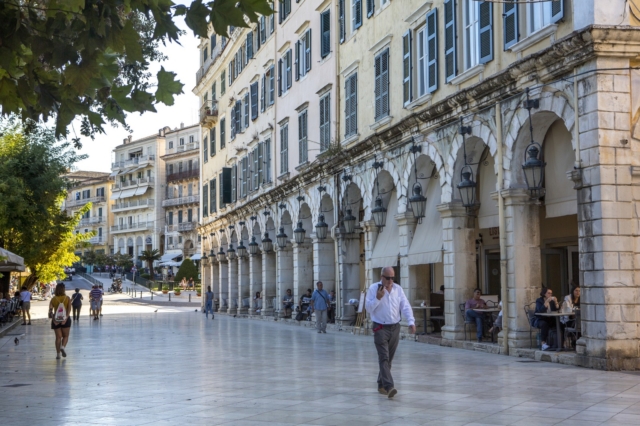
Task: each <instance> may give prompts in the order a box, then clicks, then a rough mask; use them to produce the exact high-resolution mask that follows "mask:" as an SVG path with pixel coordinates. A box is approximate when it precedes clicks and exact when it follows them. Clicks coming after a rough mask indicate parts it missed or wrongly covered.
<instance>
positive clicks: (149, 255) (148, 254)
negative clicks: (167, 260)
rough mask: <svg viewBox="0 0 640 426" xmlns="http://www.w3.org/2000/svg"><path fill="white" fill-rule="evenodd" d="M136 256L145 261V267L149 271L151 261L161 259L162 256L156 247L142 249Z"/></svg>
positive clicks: (150, 269) (151, 265) (151, 269)
mask: <svg viewBox="0 0 640 426" xmlns="http://www.w3.org/2000/svg"><path fill="white" fill-rule="evenodd" d="M138 257H139V258H140V260H142V261H143V262H147V267H148V268H149V271H151V272H153V262H155V261H156V260H160V259H162V256H160V250H158V249H153V250H144V251H143V252H142V253H141V254H140V256H138Z"/></svg>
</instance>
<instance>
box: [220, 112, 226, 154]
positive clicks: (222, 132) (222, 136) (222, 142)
mask: <svg viewBox="0 0 640 426" xmlns="http://www.w3.org/2000/svg"><path fill="white" fill-rule="evenodd" d="M226 124H227V119H226V118H222V119H220V149H224V147H225V145H226V144H227V138H226V134H225V132H226Z"/></svg>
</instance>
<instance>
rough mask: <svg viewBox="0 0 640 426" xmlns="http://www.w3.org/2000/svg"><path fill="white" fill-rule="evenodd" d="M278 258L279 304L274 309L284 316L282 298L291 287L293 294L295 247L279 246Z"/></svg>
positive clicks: (277, 295)
mask: <svg viewBox="0 0 640 426" xmlns="http://www.w3.org/2000/svg"><path fill="white" fill-rule="evenodd" d="M276 260H277V263H278V265H277V279H278V285H277V288H276V301H277V302H278V304H277V305H276V306H274V309H275V310H276V311H278V317H280V318H282V317H284V309H283V306H282V298H283V297H284V295H285V294H287V289H290V290H291V292H292V294H293V249H292V247H291V246H290V245H287V246H286V247H285V248H280V247H278V251H277V252H276Z"/></svg>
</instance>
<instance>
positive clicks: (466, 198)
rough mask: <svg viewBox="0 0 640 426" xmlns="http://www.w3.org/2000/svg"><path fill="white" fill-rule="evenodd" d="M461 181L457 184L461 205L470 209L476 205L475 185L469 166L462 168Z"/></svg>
mask: <svg viewBox="0 0 640 426" xmlns="http://www.w3.org/2000/svg"><path fill="white" fill-rule="evenodd" d="M460 174H461V175H462V180H461V181H460V183H459V184H458V190H459V191H460V197H461V198H462V205H463V206H464V207H467V208H470V207H473V206H475V205H476V183H475V182H474V180H473V173H472V170H471V167H470V166H464V167H463V168H462V170H461V172H460Z"/></svg>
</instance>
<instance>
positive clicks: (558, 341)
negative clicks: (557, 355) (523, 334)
mask: <svg viewBox="0 0 640 426" xmlns="http://www.w3.org/2000/svg"><path fill="white" fill-rule="evenodd" d="M536 315H537V316H539V317H548V318H555V319H556V352H560V351H561V350H562V332H561V331H560V321H559V318H560V317H572V316H575V314H574V313H573V312H569V313H566V312H560V311H554V312H536Z"/></svg>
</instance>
